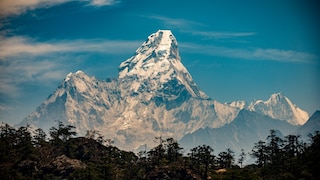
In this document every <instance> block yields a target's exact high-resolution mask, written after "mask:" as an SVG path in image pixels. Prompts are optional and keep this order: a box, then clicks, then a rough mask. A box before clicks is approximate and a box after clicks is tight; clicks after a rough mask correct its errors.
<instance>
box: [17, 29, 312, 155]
mask: <svg viewBox="0 0 320 180" xmlns="http://www.w3.org/2000/svg"><path fill="white" fill-rule="evenodd" d="M118 69H119V75H118V77H117V78H113V79H111V78H109V79H107V80H98V79H96V78H95V77H93V76H88V75H87V74H86V73H84V72H82V71H77V72H76V73H69V74H68V75H67V76H66V78H65V79H64V80H63V81H62V82H61V84H60V85H59V86H58V88H57V89H56V90H55V91H54V92H53V93H52V94H51V95H50V96H49V97H48V98H47V100H46V101H44V102H43V103H42V104H41V105H40V106H39V107H37V109H36V110H35V111H34V112H33V113H31V114H30V115H28V116H27V117H26V118H25V119H23V121H22V122H21V123H20V124H19V126H22V125H26V124H29V125H32V126H34V127H40V128H42V129H44V130H46V131H48V129H49V128H50V127H52V126H55V125H56V124H57V121H61V122H63V123H65V124H71V125H74V126H76V128H77V132H78V133H79V134H80V135H84V134H85V133H86V131H87V130H90V129H95V130H98V131H99V132H100V133H101V134H102V135H104V136H105V137H106V138H111V139H113V140H114V142H115V145H116V146H118V147H119V148H122V149H125V150H137V149H139V147H141V146H144V145H145V144H146V145H147V146H148V147H153V146H154V145H156V142H155V141H154V138H155V137H159V136H163V137H173V138H175V139H177V140H181V141H180V142H181V143H182V144H183V145H187V146H193V145H196V144H199V143H202V142H203V143H205V144H208V145H213V147H217V148H218V147H219V148H220V147H227V146H228V147H230V148H235V149H236V148H239V147H244V145H249V144H250V143H251V144H253V142H255V141H257V140H258V139H259V138H265V135H266V133H267V132H268V131H269V130H270V129H278V130H280V131H281V132H282V133H284V134H287V133H291V132H294V131H295V130H297V128H298V127H299V125H302V124H304V123H305V122H306V121H307V120H308V118H309V116H308V113H307V112H305V111H303V110H301V109H300V108H298V107H297V106H296V105H294V104H293V103H292V102H291V101H290V100H289V99H288V98H287V97H285V96H284V95H283V94H281V93H277V94H273V95H271V97H270V99H269V100H267V101H262V100H258V101H254V102H252V103H250V104H249V105H247V104H246V103H245V102H243V101H235V102H232V103H220V102H217V101H216V100H214V99H211V98H210V97H208V96H207V95H206V94H205V93H204V92H203V91H201V90H200V88H199V87H198V86H197V85H196V83H195V82H194V81H193V79H192V76H191V75H190V73H189V72H188V71H187V69H186V68H185V67H184V65H183V64H182V62H181V59H180V55H179V51H178V43H177V41H176V39H175V37H174V36H173V34H172V33H171V31H170V30H159V31H157V32H156V33H153V34H151V35H150V36H149V37H148V39H147V40H146V41H145V42H144V43H143V44H142V45H141V46H140V47H139V48H138V49H137V50H136V52H135V54H134V55H133V56H132V57H131V58H129V59H127V60H126V61H124V62H122V63H121V64H120V66H119V68H118ZM300 128H302V127H300ZM301 131H305V130H301ZM207 139H210V140H207ZM239 144H242V145H239Z"/></svg>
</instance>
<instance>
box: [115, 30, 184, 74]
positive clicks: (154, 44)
mask: <svg viewBox="0 0 320 180" xmlns="http://www.w3.org/2000/svg"><path fill="white" fill-rule="evenodd" d="M177 61H180V56H179V51H178V43H177V41H176V39H175V37H174V36H173V34H172V33H171V31H170V30H159V31H157V32H156V33H153V34H151V35H150V36H149V37H148V39H147V40H146V41H145V42H144V43H143V44H142V45H141V46H140V47H139V48H138V49H137V50H136V53H135V55H134V56H132V57H131V58H129V59H127V60H126V61H124V62H123V63H121V64H120V67H119V77H120V78H123V77H125V76H132V75H137V76H142V77H151V76H156V75H158V73H159V72H163V71H168V70H169V69H170V68H171V67H172V66H174V67H175V68H176V69H177V70H180V71H186V69H185V68H184V67H183V65H181V64H180V63H179V62H177Z"/></svg>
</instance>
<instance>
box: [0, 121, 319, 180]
mask: <svg viewBox="0 0 320 180" xmlns="http://www.w3.org/2000/svg"><path fill="white" fill-rule="evenodd" d="M74 128H75V127H73V126H70V125H67V126H65V125H63V124H62V123H61V122H60V123H59V124H58V127H57V128H55V127H53V128H51V129H50V139H49V141H48V140H47V139H46V137H47V135H46V133H45V132H44V131H43V130H42V129H36V130H34V132H33V136H32V135H31V133H30V132H29V129H30V128H29V127H20V128H18V129H15V128H13V127H11V126H9V125H7V124H2V125H1V126H0V178H1V179H207V178H211V179H319V178H320V173H319V169H320V134H319V132H315V133H314V134H311V135H310V144H307V143H304V142H302V141H301V140H300V136H296V135H288V136H286V137H285V138H284V139H281V138H280V137H278V136H277V134H276V131H274V130H271V131H270V134H269V136H268V137H267V138H266V140H267V141H266V142H265V141H262V140H261V141H259V142H257V143H255V144H254V147H253V149H252V152H251V156H252V157H254V158H256V164H252V165H247V166H245V167H242V163H243V162H244V159H245V158H246V154H245V153H244V151H243V150H241V154H240V156H239V159H238V163H239V164H240V167H239V166H237V165H235V159H234V152H233V151H232V150H231V149H229V148H228V149H226V151H223V152H220V153H218V155H217V156H215V155H214V154H213V152H214V151H213V148H211V147H210V146H207V145H202V146H197V147H195V148H192V149H191V151H190V153H189V154H188V156H184V155H183V154H182V149H183V148H182V147H180V145H179V144H178V142H177V141H176V140H174V139H173V138H167V139H163V138H162V137H156V140H157V141H158V143H159V144H158V145H157V146H156V147H154V148H152V149H150V151H148V152H146V150H145V151H141V152H140V153H138V156H137V155H136V154H135V153H133V152H127V151H122V150H120V149H118V148H117V147H115V146H113V145H112V144H113V141H112V140H111V139H105V138H104V137H103V136H101V135H100V134H99V132H97V131H88V133H87V135H86V136H85V137H75V135H76V133H75V131H74Z"/></svg>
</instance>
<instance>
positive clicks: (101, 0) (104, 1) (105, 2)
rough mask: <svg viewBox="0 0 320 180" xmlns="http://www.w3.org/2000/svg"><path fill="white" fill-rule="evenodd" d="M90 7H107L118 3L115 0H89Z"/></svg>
mask: <svg viewBox="0 0 320 180" xmlns="http://www.w3.org/2000/svg"><path fill="white" fill-rule="evenodd" d="M90 1H91V2H90V5H92V6H109V5H113V4H116V3H118V1H115V0H90Z"/></svg>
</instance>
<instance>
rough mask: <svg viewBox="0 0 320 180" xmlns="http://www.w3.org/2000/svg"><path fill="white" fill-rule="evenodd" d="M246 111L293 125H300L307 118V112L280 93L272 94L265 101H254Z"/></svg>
mask: <svg viewBox="0 0 320 180" xmlns="http://www.w3.org/2000/svg"><path fill="white" fill-rule="evenodd" d="M248 109H249V110H250V111H255V112H258V113H260V114H264V115H268V116H270V117H272V118H274V119H280V120H285V121H287V122H289V123H291V124H293V125H302V124H304V123H305V122H306V121H307V120H308V118H309V115H308V113H307V112H305V111H303V110H301V109H300V108H299V107H297V106H296V105H295V104H294V103H292V102H291V100H290V99H288V98H287V97H286V96H284V95H283V94H282V93H275V94H272V95H271V96H270V98H269V99H268V100H267V101H262V100H255V101H253V102H252V103H251V104H250V105H249V106H248Z"/></svg>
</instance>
